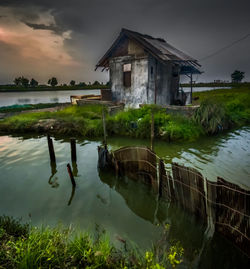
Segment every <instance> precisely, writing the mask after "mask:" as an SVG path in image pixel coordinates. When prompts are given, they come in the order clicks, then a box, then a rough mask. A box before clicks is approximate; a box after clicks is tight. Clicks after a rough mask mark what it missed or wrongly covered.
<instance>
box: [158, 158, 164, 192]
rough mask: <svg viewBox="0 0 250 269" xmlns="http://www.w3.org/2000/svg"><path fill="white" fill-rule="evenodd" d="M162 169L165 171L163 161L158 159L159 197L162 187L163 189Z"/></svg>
mask: <svg viewBox="0 0 250 269" xmlns="http://www.w3.org/2000/svg"><path fill="white" fill-rule="evenodd" d="M163 171H165V166H164V162H163V160H162V159H160V162H159V197H162V189H163V176H164V175H163Z"/></svg>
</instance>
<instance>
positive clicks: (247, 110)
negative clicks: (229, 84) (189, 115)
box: [194, 86, 250, 134]
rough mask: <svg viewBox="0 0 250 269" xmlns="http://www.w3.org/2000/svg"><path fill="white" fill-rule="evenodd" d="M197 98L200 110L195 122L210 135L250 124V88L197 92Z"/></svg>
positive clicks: (195, 94)
mask: <svg viewBox="0 0 250 269" xmlns="http://www.w3.org/2000/svg"><path fill="white" fill-rule="evenodd" d="M195 97H196V98H198V100H196V101H195V102H194V104H200V108H199V109H198V110H197V111H196V113H195V115H194V120H195V122H196V123H197V124H199V125H201V126H202V127H203V129H204V130H205V132H206V133H208V134H213V133H216V132H218V130H219V129H221V128H222V129H229V128H230V127H233V126H241V125H248V124H249V123H250V87H243V86H241V87H237V88H232V89H219V90H213V91H206V92H196V93H194V98H195Z"/></svg>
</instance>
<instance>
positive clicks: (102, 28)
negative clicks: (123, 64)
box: [0, 0, 250, 80]
mask: <svg viewBox="0 0 250 269" xmlns="http://www.w3.org/2000/svg"><path fill="white" fill-rule="evenodd" d="M0 6H5V7H10V8H12V9H13V10H16V13H15V14H16V16H17V17H18V18H20V20H22V21H25V23H26V25H28V26H30V27H32V28H33V29H45V30H51V31H53V32H55V33H57V34H61V33H62V32H63V31H67V30H70V31H71V39H66V40H64V46H65V49H66V50H67V51H68V53H70V55H72V57H74V58H75V59H77V60H79V61H84V62H85V64H86V65H85V68H86V66H87V67H88V70H81V71H82V72H83V73H85V74H88V75H89V76H90V77H94V76H99V73H92V70H93V69H94V65H95V63H96V62H97V61H98V59H99V58H100V57H101V56H102V55H103V54H104V53H105V51H106V50H107V49H108V48H109V46H110V45H111V43H112V42H113V40H114V39H115V38H116V36H117V35H118V34H119V31H120V29H121V28H122V27H125V28H128V29H131V30H135V31H139V32H142V33H147V34H150V35H153V36H156V37H163V38H164V39H166V40H167V41H169V42H170V43H171V44H173V45H174V46H176V47H177V48H179V49H181V50H183V51H184V52H186V53H188V54H190V55H191V56H193V57H194V58H197V59H202V58H204V57H206V56H207V55H210V54H212V53H213V52H215V51H217V50H218V49H220V48H222V47H225V46H226V45H227V44H230V43H232V42H234V41H235V40H237V39H240V38H241V37H242V36H245V35H246V34H248V33H250V16H249V10H250V1H249V0H237V1H235V0H209V1H205V0H203V1H201V0H189V1H180V0H126V1H124V0H121V1H119V0H92V1H89V0H87V1H85V0H71V1H68V0H53V1H51V0H22V1H19V0H12V1H11V0H9V1H7V0H2V1H1V3H0ZM42 11H49V12H50V14H51V15H52V16H53V18H54V22H55V23H54V24H44V23H38V21H37V20H38V19H39V14H40V12H42ZM0 15H4V14H0ZM248 47H250V38H248V39H246V40H244V41H242V42H241V43H238V44H235V45H234V46H233V47H231V48H228V49H226V50H224V51H222V52H221V53H220V54H218V55H216V56H214V57H211V58H208V59H206V60H204V61H201V64H202V69H203V70H204V71H205V73H204V74H203V75H202V76H201V79H203V80H213V79H220V78H221V79H230V73H231V72H232V71H233V70H234V69H241V70H243V71H245V72H246V76H247V78H248V79H250V53H249V49H248ZM102 77H103V76H102Z"/></svg>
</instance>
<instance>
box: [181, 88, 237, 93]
mask: <svg viewBox="0 0 250 269" xmlns="http://www.w3.org/2000/svg"><path fill="white" fill-rule="evenodd" d="M182 89H183V91H184V92H190V91H191V88H190V87H183V88H182ZM217 89H232V87H193V92H205V91H212V90H217Z"/></svg>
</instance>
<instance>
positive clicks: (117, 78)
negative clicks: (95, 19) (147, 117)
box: [96, 29, 200, 106]
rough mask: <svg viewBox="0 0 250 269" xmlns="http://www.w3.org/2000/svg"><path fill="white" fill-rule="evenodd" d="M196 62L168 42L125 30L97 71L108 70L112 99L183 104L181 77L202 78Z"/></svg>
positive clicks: (144, 102) (101, 61) (136, 103)
mask: <svg viewBox="0 0 250 269" xmlns="http://www.w3.org/2000/svg"><path fill="white" fill-rule="evenodd" d="M199 66H200V65H199V64H198V63H197V61H196V60H195V59H193V58H191V57H189V56H187V55H186V54H184V53H183V52H181V51H179V50H177V49H176V48H174V47H173V46H171V45H170V44H169V43H167V42H166V41H165V40H163V39H161V38H154V37H152V36H149V35H143V34H140V33H137V32H133V31H130V30H127V29H122V31H121V33H120V35H119V36H118V38H117V39H116V40H115V42H114V43H113V45H112V46H111V47H110V49H109V50H108V51H107V52H106V54H105V55H104V56H103V57H102V58H101V60H100V61H99V62H98V64H97V65H96V68H98V67H102V68H103V70H105V69H109V71H110V82H111V90H112V99H113V101H117V102H124V103H125V104H127V105H132V106H138V105H139V104H159V105H169V104H180V103H184V99H185V97H184V94H183V93H182V94H180V93H179V79H180V75H181V74H185V75H192V74H194V73H195V74H200V71H199V69H198V68H199Z"/></svg>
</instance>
